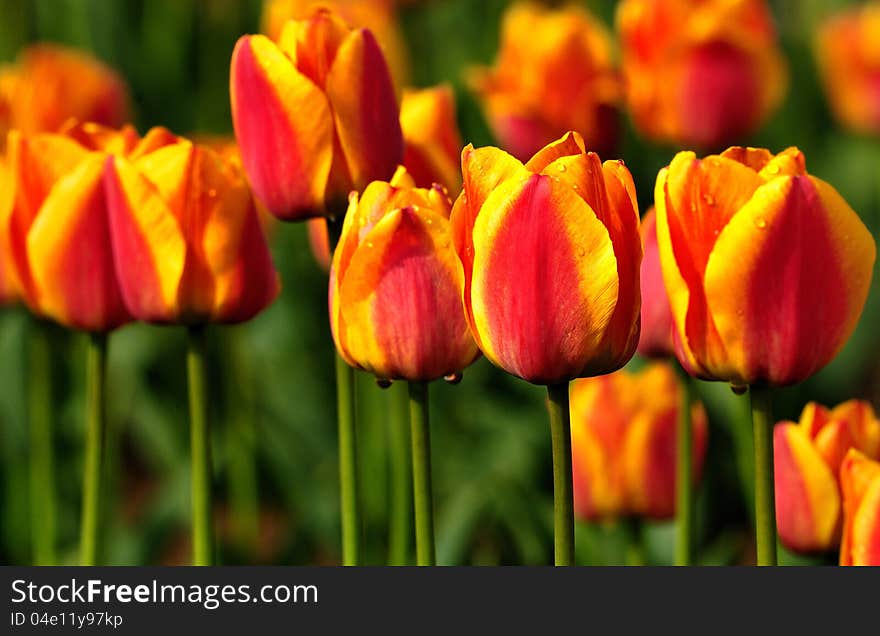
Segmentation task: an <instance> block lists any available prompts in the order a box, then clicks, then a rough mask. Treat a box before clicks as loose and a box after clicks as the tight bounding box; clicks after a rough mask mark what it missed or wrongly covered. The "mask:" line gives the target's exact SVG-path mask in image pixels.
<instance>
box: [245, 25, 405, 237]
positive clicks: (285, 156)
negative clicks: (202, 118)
mask: <svg viewBox="0 0 880 636" xmlns="http://www.w3.org/2000/svg"><path fill="white" fill-rule="evenodd" d="M230 93H231V97H232V119H233V123H234V125H235V136H236V138H237V139H238V144H239V148H240V150H241V156H242V161H243V163H244V167H245V169H246V171H247V174H248V177H249V179H250V183H251V186H252V187H253V189H254V192H255V193H256V195H257V198H258V199H259V200H260V201H261V202H262V203H263V204H264V205H265V206H266V208H267V209H268V210H269V211H270V212H271V213H272V214H274V215H275V216H277V217H280V218H282V219H287V220H299V219H304V218H308V217H312V216H322V215H331V216H333V215H336V214H338V212H339V207H340V204H341V203H342V202H344V201H345V198H346V197H347V196H348V193H349V192H350V191H351V190H360V189H362V188H363V187H364V186H365V185H366V184H367V183H369V182H370V181H373V180H376V179H388V178H390V177H391V175H392V174H393V173H394V170H395V168H396V166H397V165H398V164H399V163H400V161H401V160H402V158H403V138H402V135H401V132H400V123H399V121H398V117H399V112H398V108H397V100H396V97H395V95H394V88H393V86H392V84H391V78H390V76H389V73H388V67H387V66H386V64H385V59H384V58H383V57H382V52H381V50H380V49H379V46H378V44H376V40H375V38H374V37H373V35H372V33H370V32H369V31H367V30H365V29H354V30H353V29H350V28H349V27H348V26H347V25H346V24H345V23H344V22H343V21H342V20H341V19H340V18H339V17H338V16H337V15H336V14H334V13H332V12H330V11H328V10H324V9H321V10H317V11H316V12H315V13H313V14H312V15H311V17H310V18H308V19H306V20H301V21H296V20H291V21H289V22H287V24H286V26H285V27H284V29H283V31H282V32H281V35H280V37H279V39H278V41H277V43H276V42H273V41H272V40H270V39H269V38H267V37H265V36H263V35H246V36H243V37H242V38H241V39H239V41H238V43H237V44H236V46H235V51H234V52H233V54H232V68H231V71H230Z"/></svg>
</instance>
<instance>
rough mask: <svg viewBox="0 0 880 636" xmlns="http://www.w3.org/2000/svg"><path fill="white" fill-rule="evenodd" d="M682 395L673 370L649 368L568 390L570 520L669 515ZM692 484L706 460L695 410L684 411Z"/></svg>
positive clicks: (660, 365)
mask: <svg viewBox="0 0 880 636" xmlns="http://www.w3.org/2000/svg"><path fill="white" fill-rule="evenodd" d="M682 393H683V387H682V386H681V383H680V381H679V380H678V378H677V377H676V374H675V371H674V369H673V368H672V367H671V366H670V365H669V364H668V363H665V362H659V361H658V362H651V363H649V364H648V365H647V366H646V367H644V368H643V369H641V370H639V371H637V372H630V371H627V370H626V369H624V370H622V371H618V372H617V373H613V374H610V375H605V376H601V377H597V378H584V379H580V380H575V382H574V383H573V384H572V386H571V419H572V427H571V440H572V464H573V473H574V502H575V513H576V514H577V516H578V517H579V518H581V519H583V520H586V521H594V520H598V519H602V518H609V517H621V516H628V515H636V516H644V517H649V518H652V519H667V518H669V517H671V516H672V515H673V514H674V513H675V480H676V472H675V458H676V454H677V451H676V432H675V430H676V421H677V418H678V415H679V413H678V411H679V409H680V406H681V403H682ZM691 411H692V413H691V415H692V418H691V421H692V429H693V437H694V445H693V449H692V454H693V457H692V460H693V465H694V471H693V483H694V484H697V483H699V480H700V475H701V472H702V466H703V460H704V457H705V454H706V440H707V431H708V429H707V424H706V412H705V410H704V409H703V406H702V404H700V403H698V402H697V403H694V404H693V405H692V408H691Z"/></svg>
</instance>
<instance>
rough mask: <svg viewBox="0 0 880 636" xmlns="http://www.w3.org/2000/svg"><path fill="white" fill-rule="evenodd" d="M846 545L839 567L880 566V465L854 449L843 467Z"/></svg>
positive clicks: (844, 539) (841, 469) (843, 546)
mask: <svg viewBox="0 0 880 636" xmlns="http://www.w3.org/2000/svg"><path fill="white" fill-rule="evenodd" d="M840 481H841V486H842V488H843V541H842V542H841V545H840V565H876V566H880V462H878V461H875V460H872V459H871V458H869V457H867V456H866V455H864V454H863V453H860V452H859V451H857V450H855V449H852V450H850V451H849V453H848V454H847V455H846V457H845V458H844V460H843V463H842V464H841V467H840Z"/></svg>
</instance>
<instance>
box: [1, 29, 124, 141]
mask: <svg viewBox="0 0 880 636" xmlns="http://www.w3.org/2000/svg"><path fill="white" fill-rule="evenodd" d="M127 117H128V89H127V88H126V86H125V82H123V81H122V79H121V78H120V77H119V76H118V75H117V74H116V73H115V72H114V71H113V70H111V69H110V68H108V67H107V66H105V65H104V64H102V63H101V62H99V61H98V60H96V59H95V58H93V57H91V56H89V55H87V54H85V53H82V52H80V51H77V50H74V49H69V48H66V47H62V46H57V45H54V44H35V45H32V46H29V47H27V48H25V49H23V50H22V52H21V53H20V54H19V56H18V60H17V62H16V63H15V64H14V65H11V66H6V67H4V68H2V69H0V146H2V144H3V143H5V140H6V131H7V130H12V129H15V130H19V131H21V132H22V133H25V134H31V133H38V132H57V131H59V130H60V129H61V127H62V125H63V124H64V123H65V122H66V121H67V120H68V119H76V120H79V121H90V122H95V123H98V124H103V125H105V126H111V127H116V126H121V125H122V124H123V123H124V122H125V120H126V119H127Z"/></svg>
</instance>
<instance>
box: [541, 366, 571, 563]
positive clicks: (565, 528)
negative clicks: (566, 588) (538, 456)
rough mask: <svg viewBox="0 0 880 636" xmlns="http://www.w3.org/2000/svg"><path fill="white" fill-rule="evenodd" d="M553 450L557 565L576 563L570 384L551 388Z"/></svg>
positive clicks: (550, 409) (554, 541)
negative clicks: (569, 403)
mask: <svg viewBox="0 0 880 636" xmlns="http://www.w3.org/2000/svg"><path fill="white" fill-rule="evenodd" d="M547 396H548V397H549V400H548V403H547V404H548V409H549V411H550V441H551V445H552V449H553V548H554V555H555V562H556V565H574V496H573V490H572V477H571V413H570V412H569V405H568V383H567V382H564V383H562V384H551V385H549V386H548V387H547Z"/></svg>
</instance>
